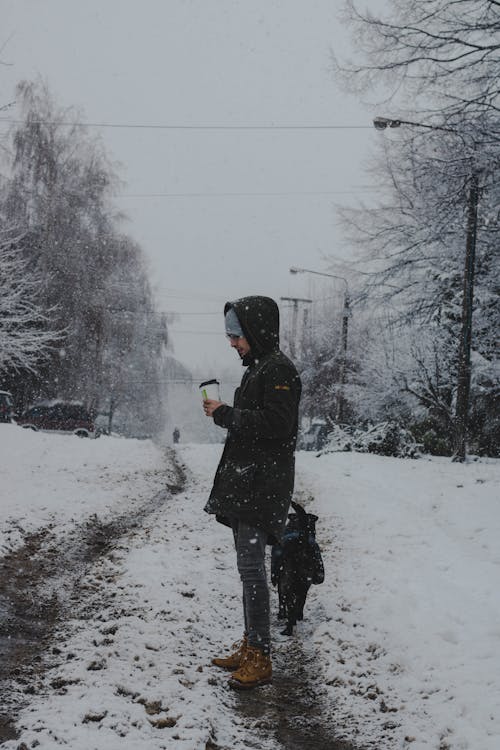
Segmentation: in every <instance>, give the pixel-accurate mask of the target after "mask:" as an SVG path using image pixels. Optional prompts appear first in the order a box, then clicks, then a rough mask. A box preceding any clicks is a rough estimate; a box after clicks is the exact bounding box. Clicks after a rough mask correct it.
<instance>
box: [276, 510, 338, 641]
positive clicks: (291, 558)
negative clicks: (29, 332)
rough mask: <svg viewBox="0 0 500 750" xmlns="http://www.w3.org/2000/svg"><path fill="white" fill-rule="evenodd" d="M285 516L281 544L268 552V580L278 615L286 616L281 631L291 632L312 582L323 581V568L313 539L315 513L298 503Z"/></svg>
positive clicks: (285, 633)
mask: <svg viewBox="0 0 500 750" xmlns="http://www.w3.org/2000/svg"><path fill="white" fill-rule="evenodd" d="M292 507H293V508H294V510H295V511H296V512H295V513H290V514H289V516H288V523H287V525H286V529H285V535H284V537H283V542H282V544H275V545H274V546H273V549H272V555H271V583H272V584H273V586H278V596H279V612H278V618H279V619H283V620H286V628H285V629H284V630H283V631H282V635H292V633H293V628H294V625H296V624H297V620H302V619H303V618H304V605H305V602H306V597H307V592H308V591H309V588H310V586H311V584H312V583H314V584H318V583H323V581H324V579H325V571H324V567H323V561H322V559H321V551H320V549H319V547H318V543H317V542H316V537H315V533H316V521H317V520H318V516H315V515H313V514H312V513H306V511H305V510H304V508H303V507H302V506H301V505H299V504H298V503H292Z"/></svg>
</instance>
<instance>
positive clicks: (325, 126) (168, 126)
mask: <svg viewBox="0 0 500 750" xmlns="http://www.w3.org/2000/svg"><path fill="white" fill-rule="evenodd" d="M0 122H5V123H9V124H11V125H23V124H24V122H25V121H24V120H21V119H15V118H12V117H0ZM30 123H31V124H34V125H60V126H62V127H86V128H119V129H123V130H125V129H129V130H206V131H211V130H236V131H245V130H248V131H255V130H262V131H273V130H274V131H276V130H296V131H300V130H306V131H307V130H372V128H373V126H372V125H335V124H329V123H318V124H311V125H306V124H292V125H282V124H267V125H265V124H254V125H227V124H224V123H219V124H214V125H208V124H203V123H200V124H194V125H189V124H186V123H165V124H162V123H123V122H71V121H67V122H66V121H65V120H60V121H59V120H31V121H30Z"/></svg>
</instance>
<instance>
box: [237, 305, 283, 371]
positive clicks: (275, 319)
mask: <svg viewBox="0 0 500 750" xmlns="http://www.w3.org/2000/svg"><path fill="white" fill-rule="evenodd" d="M230 308H233V310H234V311H235V313H236V315H237V316H238V320H239V321H240V325H241V327H242V328H243V333H244V334H245V338H246V340H247V341H248V343H249V344H250V348H251V354H252V358H254V359H255V358H256V359H258V358H259V357H261V356H262V355H263V354H269V353H270V352H275V351H278V349H279V346H280V313H279V309H278V305H277V304H276V302H275V301H274V300H273V299H271V298H270V297H242V298H241V299H237V300H234V301H233V302H226V304H225V306H224V315H225V314H226V313H227V311H228V310H229V309H230Z"/></svg>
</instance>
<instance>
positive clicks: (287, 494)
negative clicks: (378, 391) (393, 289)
mask: <svg viewBox="0 0 500 750" xmlns="http://www.w3.org/2000/svg"><path fill="white" fill-rule="evenodd" d="M231 307H232V308H233V309H234V311H235V313H236V315H237V316H238V319H239V321H240V325H241V327H242V329H243V333H244V334H245V338H246V339H247V341H248V343H249V344H250V354H249V355H247V356H246V357H245V358H244V360H243V364H244V365H248V368H247V370H246V371H245V374H244V375H243V378H242V381H241V385H240V387H239V388H237V390H236V392H235V395H234V406H227V405H226V404H223V405H222V406H220V407H219V408H218V409H216V410H215V412H214V414H213V418H214V422H215V423H216V424H217V425H219V426H220V427H226V428H227V430H228V434H227V438H226V444H225V447H224V451H223V453H222V457H221V460H220V463H219V466H218V468H217V471H216V474H215V479H214V485H213V488H212V492H211V493H210V498H209V500H208V502H207V504H206V506H205V510H206V511H207V513H214V514H215V515H216V517H217V520H218V521H220V522H221V523H224V524H226V525H228V526H229V525H231V521H232V520H233V519H238V520H241V521H244V522H245V523H247V524H248V525H250V526H254V527H256V528H259V529H263V530H264V531H267V533H268V535H269V543H274V542H276V541H280V540H281V539H282V536H283V531H284V527H285V523H286V520H287V514H288V509H289V506H290V501H291V499H292V493H293V484H294V476H295V458H294V451H295V444H296V441H297V429H298V406H299V400H300V393H301V382H300V377H299V374H298V372H297V370H296V368H295V365H294V364H293V363H292V362H291V361H290V360H289V359H288V357H286V356H285V355H284V354H283V352H281V351H280V349H279V310H278V306H277V304H276V302H274V300H272V299H270V298H269V297H243V298H242V299H239V300H236V301H235V302H227V303H226V305H225V308H224V314H225V313H226V312H227V311H228V309H229V308H231Z"/></svg>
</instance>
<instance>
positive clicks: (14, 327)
mask: <svg viewBox="0 0 500 750" xmlns="http://www.w3.org/2000/svg"><path fill="white" fill-rule="evenodd" d="M9 234H10V233H9V232H3V233H2V235H0V373H2V374H4V373H5V372H7V371H9V370H16V371H19V370H28V371H30V372H33V373H34V372H36V371H37V368H38V366H39V365H40V364H41V363H42V362H43V361H45V360H47V358H48V356H49V353H50V351H51V350H52V349H53V348H54V347H55V345H56V343H57V341H58V340H60V339H61V337H62V332H56V331H55V330H53V329H51V328H50V326H48V323H49V321H48V318H47V315H45V314H44V312H43V311H42V307H41V305H40V301H39V300H40V290H41V287H42V278H41V276H40V274H37V273H34V272H32V271H30V269H29V264H28V260H27V259H26V258H25V257H23V254H22V252H21V250H20V248H19V245H18V244H17V243H16V241H15V238H13V237H12V236H9Z"/></svg>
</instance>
